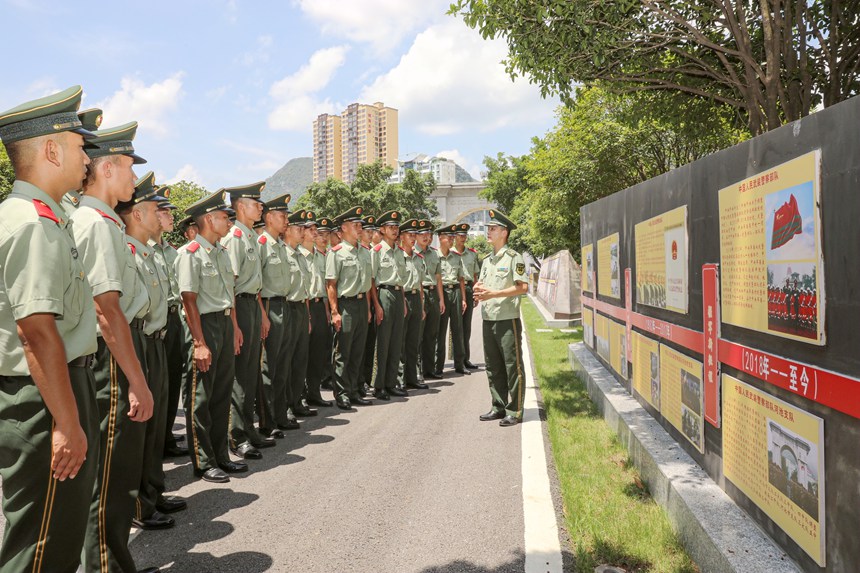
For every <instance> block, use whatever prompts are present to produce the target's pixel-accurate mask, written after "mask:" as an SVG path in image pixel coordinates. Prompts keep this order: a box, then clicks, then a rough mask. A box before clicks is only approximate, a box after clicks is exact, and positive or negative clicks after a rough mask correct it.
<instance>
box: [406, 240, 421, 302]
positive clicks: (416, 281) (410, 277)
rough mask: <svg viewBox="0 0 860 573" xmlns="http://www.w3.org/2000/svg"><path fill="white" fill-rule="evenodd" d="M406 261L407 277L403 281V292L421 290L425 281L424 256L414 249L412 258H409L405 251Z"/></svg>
mask: <svg viewBox="0 0 860 573" xmlns="http://www.w3.org/2000/svg"><path fill="white" fill-rule="evenodd" d="M403 256H404V260H405V263H406V276H405V279H404V281H403V290H405V291H406V292H411V291H413V290H415V289H419V288H421V283H422V282H423V281H424V274H425V273H426V270H425V268H424V255H422V254H421V253H420V252H419V251H418V250H417V249H412V256H409V255H408V254H407V253H406V251H403Z"/></svg>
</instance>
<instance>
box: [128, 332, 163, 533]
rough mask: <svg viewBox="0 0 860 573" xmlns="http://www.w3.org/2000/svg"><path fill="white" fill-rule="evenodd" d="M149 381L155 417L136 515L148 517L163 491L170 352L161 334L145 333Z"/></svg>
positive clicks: (149, 427) (148, 427) (147, 442)
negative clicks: (146, 334) (168, 360)
mask: <svg viewBox="0 0 860 573" xmlns="http://www.w3.org/2000/svg"><path fill="white" fill-rule="evenodd" d="M146 370H147V376H146V381H147V383H148V384H149V391H150V392H151V393H152V403H153V408H152V418H150V419H149V420H147V421H146V436H145V438H144V443H143V474H142V479H141V480H140V490H139V491H138V493H137V505H136V508H135V517H137V519H148V518H150V517H152V514H153V513H154V512H155V504H156V502H158V497H159V496H160V495H161V494H163V493H164V465H163V464H164V455H163V454H164V436H165V419H166V418H167V406H168V382H167V353H166V351H165V348H164V341H163V340H162V339H161V338H160V337H159V336H158V335H155V336H147V337H146Z"/></svg>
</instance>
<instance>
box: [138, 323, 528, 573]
mask: <svg viewBox="0 0 860 573" xmlns="http://www.w3.org/2000/svg"><path fill="white" fill-rule="evenodd" d="M472 332H473V336H472V361H473V362H475V363H476V364H479V365H481V366H483V353H482V351H481V339H480V334H481V323H480V313H476V316H475V322H474V326H473V330H472ZM447 366H448V370H446V378H445V379H444V380H440V381H428V383H429V384H430V387H431V388H430V389H429V390H423V391H410V396H409V397H408V398H392V401H391V402H380V401H378V400H374V404H373V405H372V406H366V407H360V408H357V409H354V410H353V411H351V412H343V411H341V410H338V409H337V408H322V409H320V412H319V414H320V415H319V416H317V417H315V418H305V419H303V420H302V422H301V424H302V428H301V429H300V430H295V431H290V432H287V433H286V434H287V436H286V438H285V439H283V440H279V441H278V445H277V447H275V448H269V449H266V450H263V456H264V458H263V459H262V460H250V461H249V462H248V464H249V466H250V468H251V471H250V472H249V473H247V474H240V475H239V476H238V477H235V476H234V477H233V479H232V481H231V482H230V483H229V484H223V485H220V484H210V483H208V482H204V481H200V480H197V479H195V478H194V477H193V475H192V472H191V468H190V463H189V462H188V461H187V460H186V459H177V460H175V461H176V463H168V464H167V465H166V466H165V469H166V472H167V485H168V489H169V490H170V493H174V494H176V495H181V496H183V497H185V498H186V499H187V500H188V509H187V510H186V511H183V512H180V513H176V514H173V516H174V517H175V519H176V526H175V527H174V528H172V529H169V530H165V531H142V532H135V533H134V538H133V540H132V542H131V548H132V552H133V555H134V556H135V559H136V561H137V565H138V567H139V568H143V567H151V566H159V567H161V568H162V570H163V571H166V572H170V573H185V572H187V573H203V572H213V573H214V572H219V573H221V572H236V573H257V572H262V571H273V572H282V571H284V572H287V571H290V572H292V571H295V572H299V573H316V572H320V573H322V572H325V573H332V572H334V573H339V572H353V571H354V572H374V573H376V572H379V573H412V572H415V573H418V572H421V573H431V572H432V573H442V572H445V573H449V572H450V573H454V572H481V573H490V572H492V573H506V572H514V571H519V572H522V571H523V568H524V563H525V557H524V551H525V550H524V541H523V537H524V534H523V494H522V473H521V467H520V465H521V464H520V460H521V438H520V428H521V427H520V426H517V427H515V428H501V427H499V425H498V423H496V422H480V421H479V420H478V415H479V414H481V413H483V412H486V411H487V410H488V409H489V391H488V389H487V377H486V373H485V372H484V370H483V368H482V369H481V370H480V371H477V372H473V373H472V375H471V376H462V375H459V374H456V373H454V372H453V370H452V366H451V364H450V362H449V363H448V365H447ZM329 396H330V393H324V397H329ZM176 430H177V431H179V430H180V428H179V426H177V428H176Z"/></svg>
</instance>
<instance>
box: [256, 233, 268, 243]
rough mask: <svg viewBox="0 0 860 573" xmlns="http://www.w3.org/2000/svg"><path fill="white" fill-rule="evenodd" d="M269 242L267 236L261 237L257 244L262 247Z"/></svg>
mask: <svg viewBox="0 0 860 573" xmlns="http://www.w3.org/2000/svg"><path fill="white" fill-rule="evenodd" d="M268 240H269V239H268V238H267V237H266V235H260V238H259V239H257V242H258V243H260V244H261V245H265V244H266V242H267V241H268Z"/></svg>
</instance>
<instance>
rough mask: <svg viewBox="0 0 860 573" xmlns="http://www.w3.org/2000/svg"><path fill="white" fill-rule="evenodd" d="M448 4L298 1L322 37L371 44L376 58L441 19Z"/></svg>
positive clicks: (383, 0)
mask: <svg viewBox="0 0 860 573" xmlns="http://www.w3.org/2000/svg"><path fill="white" fill-rule="evenodd" d="M449 4H450V2H449V0H428V1H424V2H404V1H403V0H363V1H362V2H343V0H299V1H298V5H299V8H301V10H302V11H303V12H304V13H305V14H306V15H307V16H308V17H309V18H310V19H311V20H312V21H314V22H316V23H317V24H318V25H319V26H320V29H321V30H322V32H323V34H328V35H332V36H336V37H341V38H348V39H349V40H352V41H354V42H361V43H363V44H368V45H370V46H371V48H373V50H374V51H376V52H377V54H383V53H385V52H388V51H390V50H391V49H393V48H394V47H396V46H397V45H398V44H399V43H400V41H401V40H403V38H405V37H407V36H408V35H409V34H410V33H411V32H413V31H414V30H416V29H418V28H420V27H421V26H424V25H427V23H429V22H431V21H433V20H436V19H439V18H442V17H443V16H444V14H445V12H446V11H447V10H448V6H449Z"/></svg>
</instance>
